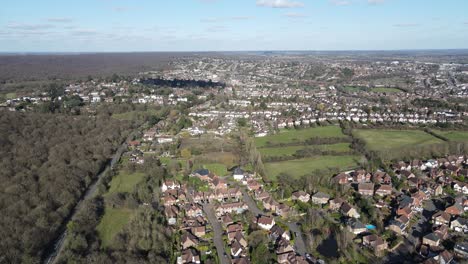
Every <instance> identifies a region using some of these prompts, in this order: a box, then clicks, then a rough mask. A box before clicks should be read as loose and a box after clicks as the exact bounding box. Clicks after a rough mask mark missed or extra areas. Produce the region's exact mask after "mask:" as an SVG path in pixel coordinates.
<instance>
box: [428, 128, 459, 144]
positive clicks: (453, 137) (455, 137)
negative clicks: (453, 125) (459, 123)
mask: <svg viewBox="0 0 468 264" xmlns="http://www.w3.org/2000/svg"><path fill="white" fill-rule="evenodd" d="M433 132H434V133H436V134H437V135H441V136H443V137H445V138H447V139H448V140H450V141H455V142H467V141H468V131H449V130H447V131H443V130H433Z"/></svg>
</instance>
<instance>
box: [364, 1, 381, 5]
mask: <svg viewBox="0 0 468 264" xmlns="http://www.w3.org/2000/svg"><path fill="white" fill-rule="evenodd" d="M367 2H368V3H369V4H371V5H378V4H383V3H385V0H367Z"/></svg>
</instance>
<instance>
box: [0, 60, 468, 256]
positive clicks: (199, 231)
mask: <svg viewBox="0 0 468 264" xmlns="http://www.w3.org/2000/svg"><path fill="white" fill-rule="evenodd" d="M460 58H462V57H460ZM460 58H459V59H460ZM460 60H461V61H456V62H454V61H453V60H452V58H451V57H449V58H447V57H445V56H439V55H437V56H436V55H433V56H432V55H417V54H416V55H406V54H405V55H386V54H383V55H381V56H377V55H372V56H370V55H356V54H341V53H340V54H338V55H333V56H332V55H327V54H318V55H317V54H309V53H304V54H295V53H287V52H286V53H281V52H278V53H272V54H262V53H258V54H254V55H244V54H236V55H234V54H227V55H222V54H216V53H214V54H191V55H184V56H182V55H181V56H177V57H175V58H174V59H172V60H170V62H169V63H168V64H167V65H166V67H163V68H162V69H160V70H148V71H142V72H139V73H138V74H129V75H124V74H113V75H112V76H107V77H99V76H89V77H87V78H76V79H72V80H70V79H65V78H63V79H59V80H54V81H53V82H49V83H48V82H44V83H45V84H44V85H43V86H41V88H40V89H28V87H27V83H25V84H24V87H23V88H22V89H17V90H16V91H12V90H11V91H7V92H5V93H2V95H1V97H0V103H1V105H0V108H1V111H2V115H3V114H4V115H5V119H6V118H8V120H23V118H25V117H26V116H28V115H32V116H35V115H37V117H39V116H42V118H43V119H41V120H48V118H55V116H64V117H66V118H67V120H71V121H67V122H77V120H83V121H82V122H83V124H81V125H75V124H74V123H71V124H69V125H68V128H66V127H67V126H66V125H65V123H62V122H65V121H63V120H65V119H63V120H62V119H57V120H55V119H51V120H55V121H44V122H36V123H35V122H33V121H21V123H20V125H15V126H14V127H15V128H14V131H15V132H14V133H16V134H18V135H16V134H15V136H13V135H11V136H9V139H8V142H9V143H8V144H7V143H5V146H7V145H8V146H9V149H11V150H10V151H16V152H20V151H21V148H14V147H12V146H14V140H15V139H16V138H20V137H24V138H27V135H26V134H24V132H23V131H27V130H28V129H31V128H32V127H36V129H45V128H47V129H49V130H47V131H50V130H52V131H53V130H54V129H55V130H57V131H59V130H58V129H71V128H73V129H74V130H73V131H74V132H73V133H71V132H70V138H69V139H66V138H64V140H70V142H71V143H70V144H71V146H76V145H77V143H76V142H75V141H78V139H75V136H74V135H75V133H76V138H78V137H79V136H82V135H89V133H96V137H97V136H98V134H99V133H102V134H99V139H96V141H93V143H90V144H89V145H88V146H87V147H88V148H89V149H86V150H83V153H82V154H80V155H83V156H90V157H92V161H89V162H97V161H100V163H99V164H94V165H93V166H94V167H93V168H96V170H95V172H99V174H96V173H91V172H89V173H88V174H86V175H87V176H86V177H87V178H86V179H81V178H79V179H80V180H77V181H78V182H79V183H80V184H77V186H80V187H79V191H76V192H74V190H71V189H70V190H67V188H65V189H66V190H67V192H69V194H68V195H69V196H70V197H72V199H73V203H70V204H67V205H66V206H64V207H60V206H57V205H55V204H54V203H53V202H51V203H50V204H49V205H48V206H49V207H50V208H59V207H60V208H66V209H62V210H63V212H62V211H61V213H60V214H61V215H60V216H57V219H55V220H54V221H55V222H54V229H53V232H50V234H49V236H48V237H47V239H45V240H46V241H43V243H42V242H41V243H42V244H41V245H40V246H38V247H42V248H44V249H43V250H42V251H41V254H40V256H32V258H34V259H36V260H37V259H39V260H41V261H42V262H44V263H56V262H57V263H74V262H76V263H84V262H87V261H90V262H99V260H101V259H106V260H111V261H114V263H130V262H133V261H135V263H136V262H138V261H143V262H145V261H146V262H148V263H162V262H160V261H166V263H178V264H183V263H235V264H244V263H245V264H246V263H371V262H374V263H425V264H432V263H440V264H442V263H444V264H445V263H454V264H455V263H465V262H466V261H467V259H468V241H467V234H468V220H467V219H468V198H467V197H468V196H467V195H468V129H467V125H468V123H467V121H468V64H467V63H466V61H465V62H463V61H462V59H460ZM4 85H5V87H8V82H4ZM73 120H75V121H73ZM11 122H13V121H11ZM18 122H20V121H18ZM50 123H54V126H52V127H51V128H49V126H50V125H51V124H50ZM103 124H106V126H107V127H109V126H112V127H113V129H112V131H107V130H103V132H101V130H99V131H98V130H97V129H98V128H100V127H101V126H103ZM43 126H44V127H43ZM81 126H83V130H82V131H81V130H80V127H81ZM87 129H89V130H87ZM93 129H94V130H93ZM33 130H34V129H32V130H31V131H33ZM5 131H6V130H5ZM47 131H42V132H34V133H33V132H31V134H32V135H33V137H38V138H43V137H44V135H46V134H47V133H48V132H47ZM89 131H91V132H89ZM93 131H94V132H93ZM19 135H21V136H19ZM89 137H92V136H89ZM41 140H42V139H41ZM2 142H3V141H0V143H1V144H3V143H2ZM5 142H6V141H5ZM38 142H39V141H38ZM41 144H42V143H41ZM43 144H44V145H47V146H49V145H50V148H49V147H48V148H47V153H51V154H50V155H52V156H53V158H54V159H57V160H59V161H60V162H61V164H62V165H61V166H62V167H67V166H70V167H71V166H72V167H73V168H74V170H73V172H72V171H70V176H69V177H70V179H72V178H73V177H74V176H72V175H74V174H73V173H76V174H80V173H83V171H82V170H83V169H82V168H83V167H84V164H79V163H77V164H75V163H74V161H73V160H74V157H73V155H70V154H66V153H69V152H68V151H71V149H69V150H67V151H65V150H63V151H62V150H57V149H56V147H55V146H56V145H54V144H56V143H55V142H54V141H47V142H46V143H43ZM93 144H95V145H96V146H98V145H99V146H100V145H101V144H109V145H112V146H109V147H108V148H103V149H99V150H97V149H94V148H93V147H94V145H93ZM41 146H42V145H40V144H39V143H38V146H36V147H37V150H35V151H39V149H40V148H41ZM36 147H35V148H36ZM16 152H15V153H16ZM21 153H23V152H21ZM22 155H23V154H22ZM24 155H26V154H24ZM44 155H45V154H44ZM77 155H78V154H77ZM21 160H22V161H21V162H23V163H24V164H27V159H25V160H23V159H21ZM11 162H13V161H11ZM42 162H44V163H46V159H45V160H43V161H42ZM31 163H32V164H28V165H27V166H28V167H30V168H31V173H30V174H31V177H30V178H31V179H35V180H34V181H39V180H37V179H36V178H35V176H34V175H35V173H36V172H38V171H40V170H39V169H38V168H36V166H39V165H37V164H39V163H37V164H36V163H33V162H31ZM8 168H9V167H8ZM75 169H76V171H75ZM12 170H13V169H12ZM28 179H29V178H28ZM18 182H21V181H20V180H19V179H15V180H14V181H12V182H11V183H10V182H9V185H8V186H10V187H9V188H6V187H5V188H4V190H5V191H4V192H5V193H9V194H11V195H13V193H14V192H15V190H24V189H22V188H23V187H21V185H20V184H19V183H18ZM37 184H39V185H38V186H40V187H37V188H38V189H41V188H45V187H43V185H42V183H40V182H39V183H37ZM12 186H13V187H12ZM63 187H64V186H63V185H62V187H57V188H63ZM2 192H3V191H2ZM85 194H86V195H85ZM5 195H6V194H5ZM41 195H42V194H41ZM45 197H46V196H45ZM10 199H12V198H10ZM44 199H48V198H44ZM57 199H59V198H57ZM49 207H47V208H48V209H43V210H49V209H50V208H49ZM71 208H74V209H73V210H71ZM41 210H42V209H41ZM19 215H21V214H19ZM44 221H45V220H44ZM51 221H52V220H51ZM41 225H42V224H41ZM18 243H20V242H18ZM25 247H27V245H26V246H25ZM5 259H7V260H17V255H15V254H13V253H12V254H9V255H8V258H5ZM1 261H2V259H1V258H0V262H1ZM13 262H14V261H13ZM103 263H104V262H103Z"/></svg>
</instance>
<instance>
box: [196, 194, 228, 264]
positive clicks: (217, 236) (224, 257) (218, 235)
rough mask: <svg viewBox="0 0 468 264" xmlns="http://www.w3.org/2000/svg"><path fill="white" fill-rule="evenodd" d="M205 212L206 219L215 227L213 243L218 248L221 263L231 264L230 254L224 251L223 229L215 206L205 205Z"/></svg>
mask: <svg viewBox="0 0 468 264" xmlns="http://www.w3.org/2000/svg"><path fill="white" fill-rule="evenodd" d="M203 211H204V212H205V214H206V218H207V219H208V221H209V222H210V224H211V226H212V227H213V242H214V245H215V247H216V251H217V252H218V258H219V263H222V264H230V263H231V260H230V254H227V252H226V251H225V249H224V242H223V229H222V227H221V224H220V223H219V221H218V218H217V217H216V214H215V211H214V209H213V206H212V205H211V204H208V203H206V204H203Z"/></svg>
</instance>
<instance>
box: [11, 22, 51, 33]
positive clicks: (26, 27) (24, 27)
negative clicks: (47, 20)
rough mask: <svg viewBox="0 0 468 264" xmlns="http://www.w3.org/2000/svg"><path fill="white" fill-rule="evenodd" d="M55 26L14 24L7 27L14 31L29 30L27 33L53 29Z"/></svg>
mask: <svg viewBox="0 0 468 264" xmlns="http://www.w3.org/2000/svg"><path fill="white" fill-rule="evenodd" d="M53 27H54V26H53V25H49V24H21V23H13V24H9V25H7V28H9V29H13V30H27V31H35V30H42V29H50V28H53Z"/></svg>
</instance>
